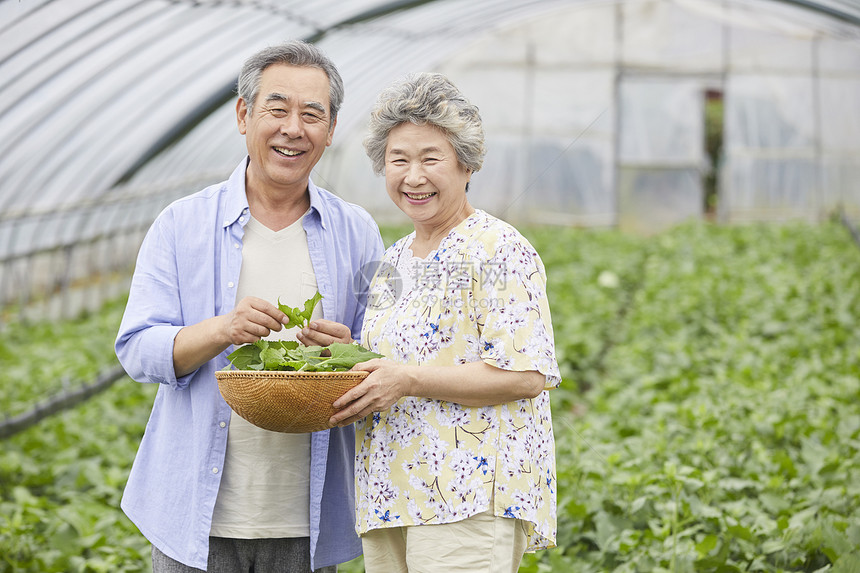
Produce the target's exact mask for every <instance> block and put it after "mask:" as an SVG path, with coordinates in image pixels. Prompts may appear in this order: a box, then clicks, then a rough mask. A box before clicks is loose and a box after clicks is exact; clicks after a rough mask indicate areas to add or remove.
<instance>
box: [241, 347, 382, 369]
mask: <svg viewBox="0 0 860 573" xmlns="http://www.w3.org/2000/svg"><path fill="white" fill-rule="evenodd" d="M227 358H229V359H230V363H231V364H232V365H233V366H234V367H236V368H237V369H239V370H300V371H302V372H341V371H344V370H349V369H350V368H352V367H353V366H355V365H356V364H358V363H359V362H364V361H365V360H370V359H371V358H382V355H381V354H377V353H375V352H371V351H370V350H367V349H366V348H363V347H362V346H360V345H359V344H357V343H354V342H353V343H351V344H344V343H342V342H335V343H333V344H331V345H329V346H300V345H299V343H298V342H295V341H286V342H285V341H280V340H258V341H257V342H254V343H252V344H246V345H245V346H240V347H239V348H237V349H236V350H234V351H233V352H232V353H231V354H230V355H229V356H228V357H227Z"/></svg>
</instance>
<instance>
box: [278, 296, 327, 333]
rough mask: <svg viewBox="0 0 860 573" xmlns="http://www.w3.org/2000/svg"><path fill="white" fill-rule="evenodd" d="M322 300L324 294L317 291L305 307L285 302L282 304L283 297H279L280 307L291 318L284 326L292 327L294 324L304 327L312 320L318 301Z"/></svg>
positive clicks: (306, 302)
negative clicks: (289, 304)
mask: <svg viewBox="0 0 860 573" xmlns="http://www.w3.org/2000/svg"><path fill="white" fill-rule="evenodd" d="M320 300H322V295H321V294H320V293H319V291H317V293H316V294H315V295H314V296H313V297H311V298H309V299H308V300H306V301H305V305H304V309H302V308H301V307H292V306H287V305H285V304H281V299H280V298H278V309H279V310H280V311H281V312H283V313H284V314H286V315H287V318H289V319H290V320H289V322H287V323H286V324H285V325H284V328H292V327H293V326H298V327H299V328H302V327H304V326H305V325H306V324H307V323H308V322H310V320H311V315H312V314H313V312H314V308H316V305H317V303H318V302H319V301H320Z"/></svg>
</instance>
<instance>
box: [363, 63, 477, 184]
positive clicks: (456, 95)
mask: <svg viewBox="0 0 860 573" xmlns="http://www.w3.org/2000/svg"><path fill="white" fill-rule="evenodd" d="M407 122H409V123H413V124H415V125H432V126H434V127H436V128H438V129H440V130H441V131H442V133H444V134H445V136H446V137H447V138H448V141H449V142H450V143H451V145H452V146H453V147H454V151H456V153H457V159H458V160H459V161H460V164H461V165H463V166H464V167H466V168H467V169H470V170H471V171H472V172H476V171H478V170H479V169H481V166H482V165H483V163H484V155H485V154H486V148H485V147H484V128H483V124H482V122H481V115H480V114H479V113H478V107H477V106H475V105H472V104H471V103H469V100H467V99H466V98H465V96H463V94H462V93H460V90H459V89H457V87H456V86H455V85H454V84H453V83H451V81H450V80H449V79H448V78H446V77H445V76H443V75H442V74H436V73H419V74H412V75H409V76H406V78H404V79H402V80H400V81H398V82H396V83H394V84H393V85H392V86H390V87H389V88H387V89H385V90H384V91H383V92H382V93H380V94H379V97H378V98H377V100H376V105H375V106H374V108H373V110H372V111H371V114H370V123H369V133H368V135H367V137H365V139H364V150H365V151H366V152H367V156H368V157H370V162H371V165H372V166H373V171H374V173H376V174H377V175H382V174H383V173H385V147H386V145H387V144H388V135H389V133H391V130H392V129H394V128H395V127H397V126H398V125H401V124H403V123H407Z"/></svg>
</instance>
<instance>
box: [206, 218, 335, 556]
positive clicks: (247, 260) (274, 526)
mask: <svg viewBox="0 0 860 573" xmlns="http://www.w3.org/2000/svg"><path fill="white" fill-rule="evenodd" d="M242 242H243V245H242V270H241V272H240V274H239V284H238V286H237V288H236V301H237V302H238V301H240V300H241V299H242V298H244V297H246V296H256V297H258V298H261V299H263V300H266V301H268V302H270V303H272V304H275V305H277V302H278V298H279V297H280V300H281V303H282V304H285V305H288V306H292V307H303V306H304V301H306V300H307V299H309V298H311V297H312V296H313V295H314V294H315V293H316V292H317V282H316V276H315V275H314V270H313V266H312V265H311V258H310V253H309V252H308V240H307V235H306V233H305V230H304V228H303V227H302V219H299V220H298V221H296V222H295V223H293V224H292V225H290V226H289V227H286V228H284V229H281V230H280V231H273V230H271V229H269V228H268V227H266V226H265V225H263V224H262V223H260V222H259V221H257V220H256V219H254V218H253V217H252V218H251V219H250V220H249V221H248V223H247V224H246V225H245V235H244V239H243V241H242ZM312 318H322V305H321V304H318V305H317V307H316V308H315V309H314V313H313V316H312ZM297 331H298V329H296V328H290V329H282V330H281V331H280V332H273V333H272V334H271V335H270V336H268V337H266V338H267V339H269V340H295V339H296V333H297ZM310 453H311V439H310V434H285V433H281V432H271V431H269V430H263V429H261V428H258V427H256V426H254V425H252V424H251V423H249V422H247V421H245V420H244V419H243V418H241V417H240V416H238V415H237V414H236V413H235V412H233V414H232V416H231V418H230V429H229V431H228V433H227V453H226V455H225V458H224V469H223V474H222V475H221V487H220V489H219V490H218V498H217V500H216V502H215V511H214V514H213V516H212V528H211V530H210V535H212V536H215V537H230V538H238V539H256V538H272V537H307V536H308V535H310V520H309V511H310V509H309V506H310Z"/></svg>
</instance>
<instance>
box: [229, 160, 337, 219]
mask: <svg viewBox="0 0 860 573" xmlns="http://www.w3.org/2000/svg"><path fill="white" fill-rule="evenodd" d="M248 161H250V157H248V156H245V159H244V160H243V161H242V162H241V163H240V164H239V165H238V167H236V169H234V170H233V173H232V174H231V175H230V178H229V179H227V191H228V193H227V202H226V204H225V206H224V227H229V226H230V225H232V224H233V223H235V222H236V220H237V219H239V218H240V217H242V215H247V214H248V213H249V212H250V209H249V207H248V196H247V194H246V193H245V170H246V169H247V168H248ZM308 193H309V194H310V198H311V208H310V212H311V213H316V216H317V217H319V220H320V225H322V228H323V229H325V228H327V226H328V225H327V222H326V216H325V208H324V206H323V201H324V199H323V195H322V191H321V190H320V188H319V187H317V186H316V184H314V182H313V181H312V180H311V179H308ZM247 220H248V217H246V218H245V219H244V220H243V221H242V223H243V224H244V223H245V222H247Z"/></svg>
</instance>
